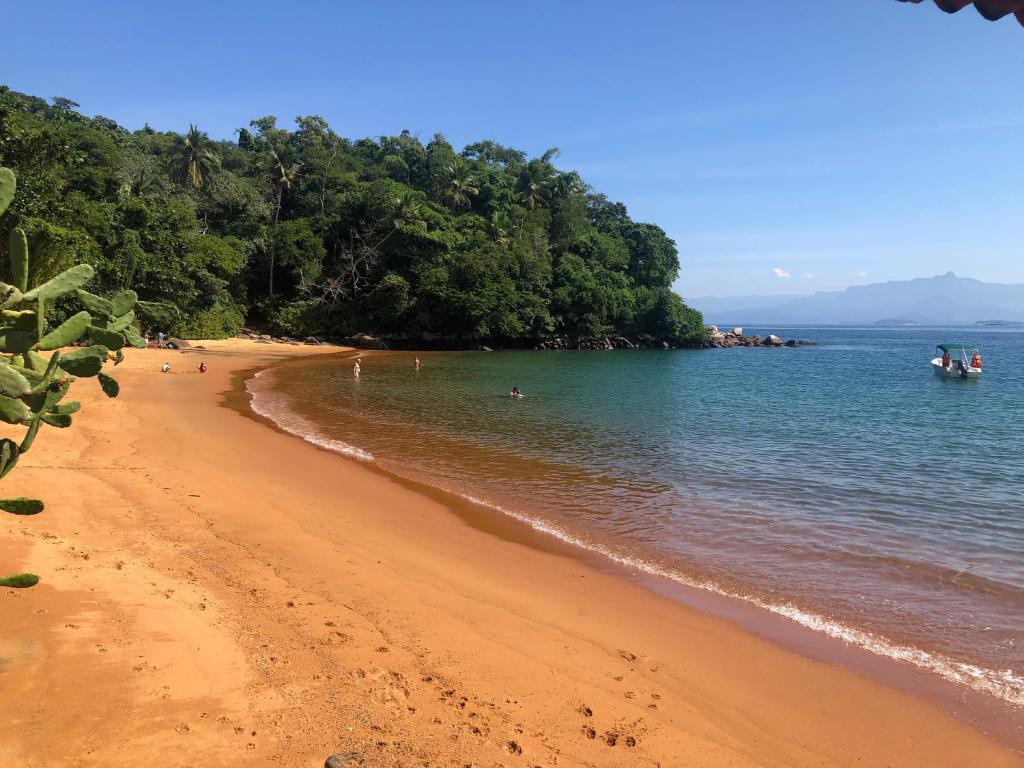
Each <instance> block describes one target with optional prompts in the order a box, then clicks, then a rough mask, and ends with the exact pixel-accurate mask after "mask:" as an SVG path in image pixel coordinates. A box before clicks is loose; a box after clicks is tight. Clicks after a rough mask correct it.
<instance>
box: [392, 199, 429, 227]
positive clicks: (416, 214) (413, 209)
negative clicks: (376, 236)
mask: <svg viewBox="0 0 1024 768" xmlns="http://www.w3.org/2000/svg"><path fill="white" fill-rule="evenodd" d="M391 218H392V222H393V224H394V228H395V229H398V228H399V227H401V226H403V225H404V224H413V225H422V224H424V223H425V222H424V221H423V204H422V203H421V202H420V200H419V198H417V197H416V196H415V195H413V194H412V193H411V192H406V193H405V194H402V195H400V196H399V197H397V198H396V199H395V212H394V214H392V217H391Z"/></svg>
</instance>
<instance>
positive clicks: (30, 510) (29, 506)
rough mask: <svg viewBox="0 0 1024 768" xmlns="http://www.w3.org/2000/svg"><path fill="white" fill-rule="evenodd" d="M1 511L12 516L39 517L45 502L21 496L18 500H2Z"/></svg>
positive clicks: (0, 502) (0, 503)
mask: <svg viewBox="0 0 1024 768" xmlns="http://www.w3.org/2000/svg"><path fill="white" fill-rule="evenodd" d="M0 509H2V510H3V511H4V512H10V513H11V514H12V515H38V514H39V513H40V512H42V511H43V509H44V507H43V502H41V501H40V500H39V499H26V498H25V497H24V496H19V497H18V498H16V499H0Z"/></svg>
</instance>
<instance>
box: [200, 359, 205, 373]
mask: <svg viewBox="0 0 1024 768" xmlns="http://www.w3.org/2000/svg"><path fill="white" fill-rule="evenodd" d="M199 372H200V373H206V361H205V360H204V361H203V362H201V363H200V364H199Z"/></svg>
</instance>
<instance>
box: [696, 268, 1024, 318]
mask: <svg viewBox="0 0 1024 768" xmlns="http://www.w3.org/2000/svg"><path fill="white" fill-rule="evenodd" d="M687 303H688V304H690V305H691V306H693V307H696V308H697V309H699V310H700V311H701V312H703V313H704V320H705V321H706V322H708V323H714V324H716V325H723V326H724V325H744V324H746V325H863V324H885V325H973V324H975V323H979V322H983V321H984V322H995V321H1003V322H1007V323H1019V322H1024V284H1014V285H1007V284H1002V283H983V282H981V281H980V280H973V279H971V278H968V277H957V276H956V275H955V274H953V273H952V272H947V273H946V274H944V275H938V276H937V277H921V278H917V279H915V280H892V281H889V282H887V283H872V284H871V285H856V286H853V287H850V288H847V289H846V290H845V291H819V292H818V293H815V294H812V295H810V296H792V295H791V296H739V297H734V298H717V297H706V298H699V299H689V300H688V301H687Z"/></svg>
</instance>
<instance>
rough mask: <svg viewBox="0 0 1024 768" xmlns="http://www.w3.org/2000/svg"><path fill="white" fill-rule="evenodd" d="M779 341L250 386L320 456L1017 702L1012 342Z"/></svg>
mask: <svg viewBox="0 0 1024 768" xmlns="http://www.w3.org/2000/svg"><path fill="white" fill-rule="evenodd" d="M756 330H757V329H748V332H750V331H756ZM771 330H773V331H775V332H779V331H780V329H777V328H776V329H771ZM782 335H784V336H787V337H788V336H799V337H801V338H808V339H812V340H815V341H817V342H819V343H818V345H817V346H812V347H805V348H793V349H747V348H738V349H732V350H679V351H660V350H659V351H616V352H496V353H471V352H463V353H436V354H421V355H420V357H421V359H422V360H423V362H424V367H423V369H422V370H420V371H418V372H417V371H415V370H414V368H413V355H412V354H394V355H386V356H372V355H371V356H368V357H365V358H364V359H363V361H362V376H361V377H360V378H359V379H358V380H357V379H355V378H354V377H353V376H352V372H351V362H350V361H344V360H338V359H330V360H315V361H311V362H305V363H302V364H301V365H298V366H284V367H281V368H278V369H272V370H271V371H270V372H268V373H267V374H265V375H263V376H260V377H259V378H258V379H256V380H254V381H253V382H250V385H249V386H250V390H251V391H252V392H253V395H254V407H255V408H257V410H260V411H261V412H263V413H265V414H267V415H269V416H271V418H274V419H275V420H276V421H278V423H280V424H281V425H282V426H283V427H285V428H286V429H289V430H290V431H293V432H296V433H298V434H301V435H302V436H304V437H306V438H307V439H310V440H312V441H314V442H317V443H319V444H321V445H324V446H325V447H328V448H331V449H333V450H337V451H340V452H343V453H348V454H350V455H356V456H357V458H362V459H364V460H368V461H369V460H372V461H375V462H377V463H379V464H381V465H383V466H385V467H387V468H389V469H391V470H393V471H395V472H397V473H399V474H403V475H406V476H409V477H413V478H415V479H419V480H424V481H426V482H430V483H433V484H435V485H438V486H440V487H444V488H446V489H448V490H451V491H454V492H456V493H460V494H462V495H464V496H466V497H468V498H471V499H473V500H475V501H477V502H479V503H483V504H486V505H488V506H491V507H493V508H494V509H495V510H496V511H499V512H503V513H506V514H511V515H514V516H517V517H519V518H520V519H524V520H526V521H527V522H529V523H530V524H532V525H534V527H536V528H538V529H539V530H543V531H545V532H547V533H550V534H552V535H556V536H558V537H560V538H562V539H563V540H566V541H569V542H571V543H573V544H575V545H578V546H581V547H585V548H588V549H591V550H593V551H597V552H600V553H602V554H604V555H606V556H608V557H611V558H614V559H616V560H618V561H620V562H623V563H626V564H628V565H630V566H631V567H635V568H639V569H642V570H645V571H648V572H650V573H652V574H657V575H660V576H664V577H666V578H671V579H675V580H677V581H680V582H683V583H686V584H691V585H697V586H702V587H705V588H708V589H712V590H714V591H717V592H721V593H724V594H728V595H733V596H738V597H741V598H742V599H744V600H747V601H750V602H753V603H755V604H757V605H760V606H762V607H763V608H765V609H767V610H770V611H773V612H775V613H777V614H780V615H783V616H786V617H788V618H790V619H792V620H794V621H797V622H799V623H801V624H804V625H805V626H808V627H811V628H812V629H816V630H819V631H822V632H826V633H828V634H831V635H834V636H836V637H840V638H842V639H844V640H847V641H849V642H853V643H856V644H858V645H861V646H863V647H865V648H868V649H869V650H872V651H873V652H875V653H879V654H881V655H886V656H890V657H894V658H897V659H902V660H904V661H907V662H909V663H913V664H916V665H918V666H920V667H924V668H927V669H929V670H931V671H933V672H935V673H936V674H939V675H942V676H943V677H945V678H947V679H950V680H954V681H956V682H958V683H962V684H965V685H969V686H971V687H973V688H976V689H978V690H983V691H986V692H988V693H990V694H992V695H994V696H996V697H999V698H1000V699H1003V700H1005V701H1009V702H1013V703H1017V704H1024V452H1022V451H1021V438H1022V437H1024V333H1020V332H1000V331H991V332H983V331H974V330H969V331H963V330H956V331H953V330H936V329H929V330H925V329H913V330H903V329H900V330H884V329H874V328H873V329H800V330H788V331H786V332H784V333H783V334H782ZM941 341H964V342H968V343H976V344H977V345H978V346H979V347H980V348H981V349H982V351H983V353H984V356H985V374H984V377H983V379H982V380H980V381H959V380H942V379H939V378H937V377H935V376H934V375H933V373H932V371H931V367H930V365H929V360H930V358H931V357H932V354H933V348H934V345H935V344H936V343H937V342H941ZM514 385H515V386H518V387H520V389H522V391H523V392H524V393H525V394H526V397H525V398H524V399H522V400H510V399H509V398H508V397H507V396H506V395H507V392H508V390H509V389H510V388H511V387H512V386H514Z"/></svg>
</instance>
